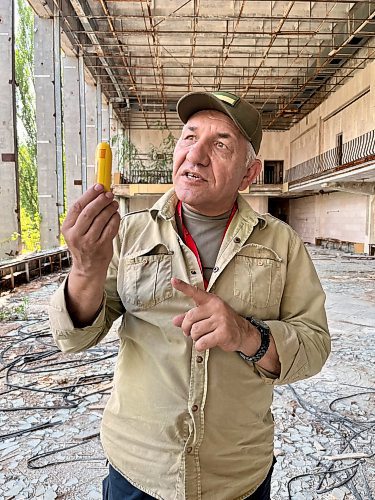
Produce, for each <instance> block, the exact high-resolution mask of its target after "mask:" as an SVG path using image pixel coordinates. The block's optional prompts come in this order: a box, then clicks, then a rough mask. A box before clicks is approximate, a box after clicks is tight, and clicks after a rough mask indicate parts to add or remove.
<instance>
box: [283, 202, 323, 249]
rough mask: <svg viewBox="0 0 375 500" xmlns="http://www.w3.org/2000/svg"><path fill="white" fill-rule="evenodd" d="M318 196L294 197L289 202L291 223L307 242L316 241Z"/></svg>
mask: <svg viewBox="0 0 375 500" xmlns="http://www.w3.org/2000/svg"><path fill="white" fill-rule="evenodd" d="M316 201H317V196H305V197H303V198H294V199H291V200H290V204H289V223H290V225H291V226H292V227H293V229H295V230H296V231H297V233H298V234H299V235H300V237H301V238H302V240H303V241H304V242H305V243H315V237H316V236H317V234H316V226H317V218H316Z"/></svg>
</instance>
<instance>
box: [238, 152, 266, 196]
mask: <svg viewBox="0 0 375 500" xmlns="http://www.w3.org/2000/svg"><path fill="white" fill-rule="evenodd" d="M261 170H262V162H261V161H260V160H258V158H256V159H255V160H253V161H252V162H251V163H249V164H248V166H247V170H246V174H245V176H244V177H243V179H242V181H241V184H240V187H239V191H243V190H244V189H246V188H247V187H249V186H250V184H252V183H253V182H254V181H255V179H256V178H257V177H258V175H259V174H260V172H261Z"/></svg>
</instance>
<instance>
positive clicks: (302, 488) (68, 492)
mask: <svg viewBox="0 0 375 500" xmlns="http://www.w3.org/2000/svg"><path fill="white" fill-rule="evenodd" d="M309 251H310V253H311V255H312V258H313V260H314V263H315V265H316V268H317V271H318V274H319V276H320V278H321V280H322V284H323V287H324V289H325V291H326V293H327V315H328V319H329V325H330V330H331V334H332V342H333V343H332V345H333V349H332V354H331V356H330V358H329V360H328V362H327V364H326V366H325V367H324V369H323V371H322V372H321V373H320V374H319V375H317V376H315V377H313V378H312V379H309V380H306V381H303V382H299V383H296V384H293V386H283V387H278V388H277V389H276V391H275V399H274V405H273V412H274V416H275V422H276V438H275V451H276V455H277V460H278V463H277V464H276V466H275V472H274V475H273V481H272V499H273V500H287V499H289V498H291V499H293V500H315V499H316V500H318V499H321V500H335V499H336V500H343V499H346V500H351V499H355V500H359V499H362V500H371V499H372V498H374V497H375V493H374V492H375V474H374V465H375V464H374V458H373V457H372V454H373V446H374V437H373V433H372V430H373V427H374V426H375V416H374V409H375V385H374V369H373V367H374V361H375V351H374V347H373V343H374V332H375V259H371V258H361V257H358V256H351V255H349V254H345V253H342V252H338V251H336V250H325V249H321V248H318V247H313V246H309ZM60 280H61V276H57V275H54V276H50V277H46V278H42V279H41V280H37V281H34V282H32V283H30V284H28V285H24V286H22V287H20V288H18V289H17V290H16V291H15V292H14V293H7V294H3V296H2V297H0V313H1V316H0V317H3V319H4V320H3V321H2V322H1V323H0V350H1V351H2V353H3V357H2V358H1V359H0V363H1V364H0V369H1V368H3V366H4V365H9V363H11V362H12V361H14V360H15V359H16V358H17V356H21V355H24V354H25V353H28V354H30V353H35V352H40V351H41V350H42V351H43V350H50V351H51V352H52V351H53V349H54V346H53V343H52V341H51V338H50V336H49V334H48V326H47V324H46V323H45V321H44V320H45V319H46V304H47V303H48V300H49V298H50V295H51V293H53V291H54V290H55V289H56V287H57V286H58V283H59V281H60ZM25 318H27V320H26V319H25ZM41 332H42V334H43V332H45V336H42V337H38V338H37V337H36V335H37V334H38V333H39V335H40V333H41ZM28 335H30V338H26V337H27V336H28ZM36 340H37V341H36ZM116 343H117V342H116V337H115V333H113V334H112V335H111V336H109V337H107V338H106V342H104V343H103V344H102V345H101V346H100V347H99V348H97V349H96V350H93V352H91V353H86V354H82V355H79V356H73V355H70V356H62V355H61V354H51V356H50V357H49V358H46V363H47V365H48V362H49V366H52V367H53V365H54V364H56V363H57V362H60V361H66V360H69V361H70V362H71V367H70V368H69V369H64V371H56V372H50V373H49V372H46V373H36V372H34V373H31V374H27V373H21V372H13V373H12V377H11V381H12V383H14V384H20V385H22V384H27V383H37V384H38V387H43V388H51V387H59V386H61V387H66V386H67V385H69V384H72V383H74V381H76V380H77V374H78V376H87V375H96V376H97V375H100V374H103V373H109V374H110V373H111V371H112V370H113V363H114V358H113V357H112V358H109V359H105V360H101V361H98V362H95V363H94V364H89V365H84V366H80V367H77V366H76V365H75V363H76V361H77V360H86V361H87V360H90V359H92V357H95V356H99V357H101V356H103V355H106V354H108V353H113V354H115V352H116ZM39 364H40V362H39ZM31 367H32V365H31ZM5 373H6V370H2V371H1V372H0V377H2V378H0V427H1V433H0V434H1V435H5V434H7V433H9V432H15V431H19V430H26V429H28V428H30V426H33V425H37V424H39V423H41V422H49V423H52V424H57V425H54V426H52V427H47V428H46V429H40V430H35V431H33V432H26V433H24V434H22V435H20V436H18V437H16V436H14V437H11V438H4V437H2V436H1V435H0V500H5V499H10V498H14V499H16V500H21V499H41V500H42V499H43V500H49V499H57V498H58V499H69V500H90V499H91V500H94V499H100V498H101V494H100V485H101V479H102V478H103V477H104V475H105V471H106V468H105V460H104V457H103V452H102V450H101V446H100V443H99V441H98V438H97V437H95V433H96V432H97V430H98V428H99V424H100V417H101V412H102V408H103V405H104V404H105V400H106V398H107V397H108V396H106V395H104V396H102V395H101V394H94V395H90V394H91V392H95V390H97V389H98V388H101V389H103V390H105V389H106V387H107V391H108V380H102V381H100V382H99V383H98V384H96V385H95V384H93V385H92V386H89V387H88V388H86V389H81V390H80V396H81V397H80V398H79V400H78V405H77V406H76V407H75V408H63V409H58V410H45V409H41V408H39V409H34V410H22V408H23V407H24V406H31V405H32V406H39V407H40V406H43V405H47V404H54V405H59V404H60V405H61V402H62V401H61V396H59V395H56V396H55V395H51V394H47V395H46V394H40V393H32V392H30V391H25V390H13V391H12V392H7V387H6V386H5V378H4V374H5ZM338 398H339V399H338ZM1 408H3V409H4V408H8V409H10V410H12V411H1ZM17 410H18V411H17ZM77 443H80V446H79V447H77V448H76V449H72V450H67V451H65V452H59V453H58V454H55V455H52V456H50V457H47V458H39V459H38V460H37V461H36V462H35V464H37V465H40V466H42V467H41V468H39V469H29V468H27V459H29V458H30V457H32V456H35V455H39V454H42V453H45V452H47V451H51V450H54V449H57V448H62V447H64V446H68V445H70V444H77ZM353 453H355V454H356V455H353ZM344 454H345V455H346V456H343V455H344ZM348 454H349V455H348ZM337 455H341V459H340V460H332V457H334V456H337ZM356 457H357V458H356ZM78 458H79V459H80V461H73V462H68V460H71V459H78ZM56 461H63V462H65V463H62V464H55V465H50V466H45V465H47V464H48V462H56ZM342 469H343V470H342ZM328 470H329V471H330V472H331V473H330V474H328V472H327V471H328ZM333 470H335V471H336V472H333ZM297 476H298V477H297ZM349 476H353V479H352V480H350V481H349V482H347V479H348V477H349ZM344 483H345V484H344ZM288 488H289V492H288ZM318 491H320V493H318ZM228 500H229V499H228Z"/></svg>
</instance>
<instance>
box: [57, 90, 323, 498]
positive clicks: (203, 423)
mask: <svg viewBox="0 0 375 500" xmlns="http://www.w3.org/2000/svg"><path fill="white" fill-rule="evenodd" d="M177 110H178V114H179V116H180V118H181V119H182V121H183V122H184V124H185V125H184V127H183V130H182V134H181V137H180V139H179V140H178V142H177V145H176V148H175V152H174V158H173V182H174V190H171V191H169V192H168V193H166V194H165V195H164V196H163V197H162V198H161V199H160V200H159V201H158V202H157V203H156V204H155V205H154V207H152V208H151V209H150V210H144V211H141V212H137V213H133V214H127V215H126V216H125V217H124V218H123V219H122V221H121V226H120V227H119V224H120V220H119V215H118V213H117V203H116V202H115V201H113V196H112V194H111V193H105V194H104V193H103V188H102V186H100V185H95V186H94V187H93V188H91V189H89V190H88V191H87V192H86V193H85V194H84V195H83V196H82V197H81V198H80V199H79V200H78V202H77V203H76V204H75V205H74V206H73V207H72V209H71V210H70V211H69V213H68V215H67V218H66V221H65V223H64V226H63V233H64V236H65V238H66V241H67V243H68V245H69V248H70V250H71V252H72V255H73V265H72V269H71V272H70V274H69V277H68V279H67V281H66V282H65V283H63V285H62V287H61V288H60V289H59V290H58V291H57V292H56V294H55V296H54V298H53V300H52V303H51V308H50V318H51V325H52V331H53V334H54V337H55V340H56V343H57V345H58V346H59V347H60V348H61V349H62V350H63V351H64V352H78V351H81V350H84V349H87V348H89V347H91V346H93V345H95V344H97V343H98V342H99V341H100V340H101V339H102V338H103V337H104V336H105V335H106V333H107V332H108V329H109V328H110V326H111V324H112V323H113V321H114V320H115V319H116V318H118V317H119V316H122V324H121V327H120V328H119V337H120V349H119V355H118V361H117V365H116V370H115V377H114V389H113V393H112V395H111V397H110V400H109V402H108V404H107V407H106V409H105V412H104V416H103V422H102V434H101V437H102V443H103V447H104V450H105V453H106V455H107V457H108V460H109V462H110V473H109V477H108V478H107V479H106V480H105V482H104V498H108V499H111V500H120V499H125V498H126V499H128V498H131V499H136V498H137V499H138V498H139V499H141V498H142V499H144V498H159V499H165V500H172V499H192V500H195V499H203V500H205V499H207V500H209V499H212V500H232V499H245V498H250V499H252V500H256V499H269V498H270V479H271V473H272V466H273V419H272V414H271V411H270V406H271V403H272V392H273V385H274V384H287V383H290V382H294V381H296V380H300V379H303V378H306V377H309V376H312V375H314V374H316V373H317V372H319V371H320V369H321V368H322V366H323V364H324V362H325V360H326V358H327V356H328V354H329V350H330V341H329V334H328V329H327V322H326V316H325V311H324V300H325V297H324V293H323V291H322V288H321V285H320V283H319V280H318V277H317V275H316V272H315V270H314V267H313V265H312V263H311V260H310V258H309V256H308V254H307V252H306V250H305V248H304V245H303V243H302V242H301V240H300V239H299V237H298V236H297V235H296V233H295V232H294V231H293V230H292V229H291V228H290V227H289V226H287V225H286V224H284V223H282V222H280V221H279V220H277V219H275V218H274V217H272V216H270V215H259V214H257V213H256V212H254V211H253V210H252V209H251V207H250V206H249V205H248V204H247V203H246V201H245V200H244V199H243V198H242V197H241V196H239V195H238V191H239V190H243V189H245V188H247V187H248V186H249V185H250V184H251V183H252V182H253V181H254V180H255V179H256V177H257V176H258V174H259V172H260V170H261V164H260V162H259V160H256V159H255V155H256V153H258V151H259V147H260V143H261V137H262V132H261V121H260V116H259V113H258V112H257V111H256V109H255V108H254V107H253V106H252V105H251V104H249V103H247V102H246V101H245V100H243V99H241V98H239V97H237V96H235V95H233V94H229V93H225V92H214V93H206V92H194V93H190V94H187V95H185V96H183V97H182V98H181V99H180V101H179V103H178V106H177ZM112 239H114V245H113V250H112ZM182 333H183V334H184V335H182Z"/></svg>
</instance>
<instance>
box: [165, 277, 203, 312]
mask: <svg viewBox="0 0 375 500" xmlns="http://www.w3.org/2000/svg"><path fill="white" fill-rule="evenodd" d="M171 283H172V286H173V288H175V289H176V290H178V291H179V292H182V293H183V294H184V295H186V296H187V297H191V298H192V299H193V300H194V302H195V303H196V304H197V306H199V305H202V304H205V303H206V302H208V300H209V299H210V294H209V293H207V292H205V291H204V290H201V289H200V288H197V287H196V286H192V285H189V283H185V281H182V280H180V279H178V278H172V279H171Z"/></svg>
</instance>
